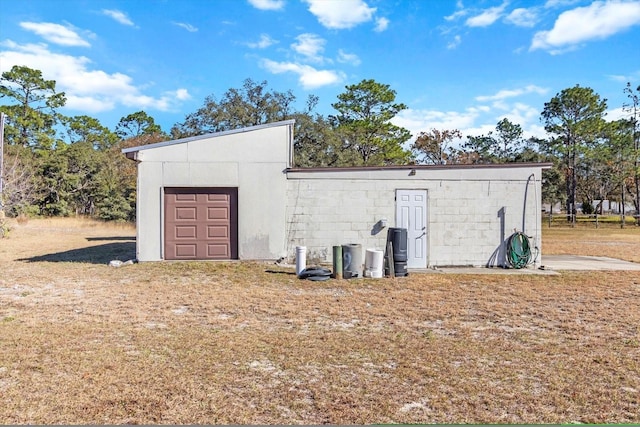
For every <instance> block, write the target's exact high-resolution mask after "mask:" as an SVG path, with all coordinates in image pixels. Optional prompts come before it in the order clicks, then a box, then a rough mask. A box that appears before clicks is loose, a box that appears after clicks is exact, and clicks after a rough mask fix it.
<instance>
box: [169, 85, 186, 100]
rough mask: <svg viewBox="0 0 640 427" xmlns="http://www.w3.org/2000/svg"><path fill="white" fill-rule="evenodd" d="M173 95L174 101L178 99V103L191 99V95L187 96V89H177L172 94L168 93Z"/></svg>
mask: <svg viewBox="0 0 640 427" xmlns="http://www.w3.org/2000/svg"><path fill="white" fill-rule="evenodd" d="M170 93H173V96H174V97H175V98H176V99H179V100H180V101H186V100H188V99H191V95H190V94H189V91H188V90H187V89H184V88H183V89H178V90H176V91H174V92H170Z"/></svg>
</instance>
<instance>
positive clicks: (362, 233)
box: [286, 168, 541, 268]
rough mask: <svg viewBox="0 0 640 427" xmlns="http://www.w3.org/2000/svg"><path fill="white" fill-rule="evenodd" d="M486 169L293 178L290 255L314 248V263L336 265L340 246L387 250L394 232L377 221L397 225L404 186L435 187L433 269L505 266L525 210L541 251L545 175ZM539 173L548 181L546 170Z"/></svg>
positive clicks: (430, 227)
mask: <svg viewBox="0 0 640 427" xmlns="http://www.w3.org/2000/svg"><path fill="white" fill-rule="evenodd" d="M478 172H482V171H477V170H476V171H474V173H466V174H459V173H458V174H451V173H450V172H446V171H445V172H444V173H443V172H439V173H436V174H432V175H435V176H432V177H429V174H430V173H429V171H424V170H421V171H418V173H417V174H416V175H415V176H407V174H406V172H405V173H398V172H397V171H391V170H380V171H377V172H376V173H375V174H371V173H363V172H356V171H354V172H350V173H339V172H337V173H334V174H331V173H320V174H315V175H314V174H290V176H289V177H288V181H287V207H286V217H287V225H286V228H287V236H286V251H287V254H288V257H289V258H290V259H294V257H295V247H296V246H306V247H307V253H308V258H309V259H310V260H311V261H312V262H313V261H315V262H322V261H324V262H330V261H331V257H332V246H334V245H342V244H347V243H360V244H361V245H362V247H363V250H364V249H366V248H378V249H383V248H384V247H385V244H386V236H387V228H384V229H382V230H376V223H378V221H380V220H381V219H386V220H387V226H388V227H394V226H395V225H396V203H395V192H396V190H397V189H421V190H427V199H428V200H427V218H426V222H427V234H428V239H427V253H428V256H427V264H428V265H425V266H424V267H425V268H427V267H442V266H460V265H473V266H486V265H492V266H500V265H503V264H505V258H504V240H505V239H507V238H508V237H509V236H510V235H511V234H512V233H513V232H514V231H516V230H517V231H522V229H523V211H524V213H525V215H526V218H525V221H524V228H525V232H526V234H528V235H529V236H531V237H532V240H531V244H532V246H534V247H538V248H540V246H541V242H540V200H539V198H540V181H539V178H538V180H532V181H530V182H529V181H528V180H527V178H528V176H529V173H530V172H529V171H527V170H524V171H523V170H521V169H514V171H511V173H505V171H503V170H501V171H500V173H499V174H498V173H496V171H493V172H492V173H488V174H481V173H478ZM537 172H538V175H537V176H540V174H539V172H540V169H539V168H538V169H537ZM465 175H466V176H465ZM483 175H484V176H483ZM527 187H528V188H527ZM525 191H527V200H526V207H525ZM536 199H537V201H536ZM376 231H378V232H377V233H376Z"/></svg>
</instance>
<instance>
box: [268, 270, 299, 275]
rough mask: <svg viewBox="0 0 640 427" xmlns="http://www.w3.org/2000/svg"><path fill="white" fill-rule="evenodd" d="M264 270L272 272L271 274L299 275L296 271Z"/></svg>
mask: <svg viewBox="0 0 640 427" xmlns="http://www.w3.org/2000/svg"><path fill="white" fill-rule="evenodd" d="M264 272H265V273H271V274H287V275H293V276H297V274H296V272H295V271H282V270H265V271H264Z"/></svg>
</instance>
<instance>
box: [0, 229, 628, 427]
mask: <svg viewBox="0 0 640 427" xmlns="http://www.w3.org/2000/svg"><path fill="white" fill-rule="evenodd" d="M134 235H135V231H134V230H133V229H131V228H126V227H119V228H105V227H102V226H100V225H95V224H93V223H76V224H74V225H69V224H68V223H67V222H65V221H61V222H50V223H46V222H41V221H30V222H29V223H28V224H25V225H22V226H20V225H16V226H15V228H14V230H13V231H12V234H11V236H10V238H9V239H3V240H0V262H1V264H0V265H1V266H2V276H1V277H0V396H1V397H2V405H0V422H3V423H19V424H24V423H30V424H34V423H39V424H43V423H46V424H55V423H63V424H69V423H73V424H85V423H93V424H96V423H97V424H120V423H153V424H165V423H171V424H187V423H189V424H195V423H209V424H246V423H250V424H274V423H279V424H316V423H337V424H350V423H358V424H367V423H569V422H597V423H632V422H633V423H638V422H640V329H639V325H640V310H638V307H639V306H640V274H638V273H637V272H636V273H632V272H616V273H611V272H608V273H597V272H590V273H563V274H561V275H558V276H535V275H519V274H518V275H499V276H498V275H496V276H492V275H482V276H480V275H478V276H475V275H445V274H416V275H411V276H409V277H407V278H402V279H397V280H391V279H379V280H375V279H372V280H369V279H367V280H357V281H344V280H343V281H335V280H333V281H329V282H310V281H301V280H298V279H296V278H295V276H294V275H293V274H291V273H292V270H291V269H286V268H282V267H277V266H275V265H272V264H271V265H269V264H261V263H220V262H208V263H207V262H201V263H143V264H136V265H133V266H127V267H122V268H110V267H107V266H106V261H105V260H108V259H109V258H111V259H115V258H118V257H120V259H122V260H124V259H127V258H128V257H129V256H130V255H131V250H132V249H133V240H132V236H134ZM87 238H90V239H91V240H87ZM580 238H582V237H580ZM598 238H599V237H598ZM616 238H617V239H619V240H621V241H625V239H626V238H625V237H624V234H622V235H620V236H617V237H616ZM585 239H587V240H593V239H595V238H594V237H585ZM556 240H559V241H561V240H563V239H562V235H561V234H560V237H558V238H556V237H555V235H551V236H549V235H545V240H544V247H543V249H544V250H546V249H547V248H549V247H554V248H555V250H558V251H560V250H562V249H561V248H562V244H561V243H557V242H556ZM564 240H566V241H567V242H569V244H573V240H574V239H569V238H567V239H564ZM602 241H603V242H604V241H606V240H602ZM636 244H637V242H636ZM554 245H555V246H554ZM600 246H601V247H603V248H606V250H607V252H604V253H600V255H611V253H610V252H609V249H608V248H609V246H604V245H600ZM545 253H546V252H545Z"/></svg>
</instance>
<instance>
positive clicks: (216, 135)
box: [122, 119, 295, 158]
mask: <svg viewBox="0 0 640 427" xmlns="http://www.w3.org/2000/svg"><path fill="white" fill-rule="evenodd" d="M294 123H295V120H293V119H291V120H283V121H280V122H273V123H266V124H262V125H256V126H249V127H244V128H240V129H232V130H227V131H223V132H214V133H207V134H204V135H197V136H190V137H188V138H181V139H174V140H171V141H163V142H156V143H155V144H147V145H139V146H137V147H130V148H123V149H122V153H124V154H126V155H127V157H128V158H130V157H131V156H129V153H135V152H138V151H143V150H151V149H154V148H159V147H168V146H171V145H177V144H184V143H185V142H191V141H198V140H201V139H209V138H219V137H221V136H227V135H233V134H238V133H244V132H253V131H256V130H260V129H267V128H272V127H277V126H288V125H292V124H294Z"/></svg>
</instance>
